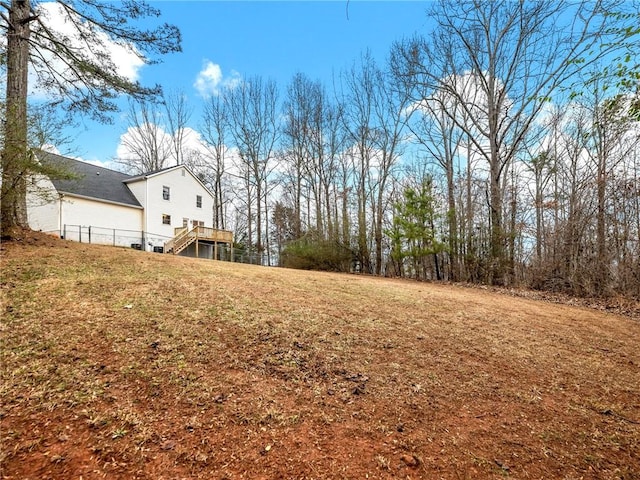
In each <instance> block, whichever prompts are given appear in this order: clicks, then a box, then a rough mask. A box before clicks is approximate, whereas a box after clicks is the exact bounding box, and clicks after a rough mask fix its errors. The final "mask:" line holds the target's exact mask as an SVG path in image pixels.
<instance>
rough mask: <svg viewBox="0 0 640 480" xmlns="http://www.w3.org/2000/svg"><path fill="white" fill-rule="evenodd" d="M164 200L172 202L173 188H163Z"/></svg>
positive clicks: (164, 186)
mask: <svg viewBox="0 0 640 480" xmlns="http://www.w3.org/2000/svg"><path fill="white" fill-rule="evenodd" d="M162 199H163V200H171V188H169V187H167V186H166V185H163V186H162Z"/></svg>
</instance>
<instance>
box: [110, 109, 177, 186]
mask: <svg viewBox="0 0 640 480" xmlns="http://www.w3.org/2000/svg"><path fill="white" fill-rule="evenodd" d="M127 119H128V121H129V128H128V130H127V133H126V134H125V135H123V136H122V138H121V142H122V146H123V147H124V148H125V149H126V150H127V156H126V157H124V158H118V159H116V162H117V163H119V164H120V165H122V166H123V168H124V169H125V170H126V171H128V172H132V173H134V174H142V173H146V172H151V171H154V170H160V169H162V168H165V167H167V166H168V164H169V159H170V158H171V153H172V145H173V144H172V140H171V136H170V135H169V133H167V132H166V131H165V130H164V128H163V127H162V125H163V118H162V113H161V111H160V110H159V108H158V105H157V104H155V103H152V102H149V101H145V100H138V101H136V100H130V101H129V113H128V115H127Z"/></svg>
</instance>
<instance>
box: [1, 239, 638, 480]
mask: <svg viewBox="0 0 640 480" xmlns="http://www.w3.org/2000/svg"><path fill="white" fill-rule="evenodd" d="M2 248H3V251H2V272H3V273H2V290H1V293H2V302H3V311H4V315H3V322H2V384H1V390H0V400H1V402H2V410H1V412H0V415H1V418H2V430H1V435H2V450H1V459H0V461H1V466H2V470H1V471H2V476H3V477H2V478H7V479H9V478H22V479H24V478H33V479H36V478H80V477H82V478H83V479H91V478H104V477H105V476H106V477H108V478H149V479H161V478H167V479H169V478H172V479H173V478H220V479H222V478H318V479H319V478H354V479H355V478H365V477H366V476H367V475H368V478H451V479H463V478H470V479H471V478H503V477H511V478H518V479H520V478H566V479H574V478H575V479H578V478H585V479H588V478H593V479H609V478H610V479H614V478H615V479H630V478H639V477H640V453H639V452H640V373H639V372H640V367H639V366H640V345H639V343H640V342H639V341H638V339H639V338H640V337H639V333H640V323H638V321H637V320H632V319H629V318H624V317H620V316H616V315H613V314H607V313H602V312H597V311H593V310H588V309H584V308H575V307H568V306H561V305H553V304H548V303H544V302H538V301H533V300H527V299H515V298H512V297H509V296H505V295H499V294H496V293H491V292H486V291H482V290H477V289H467V288H459V287H451V286H440V285H433V284H420V283H412V282H407V281H398V280H385V279H378V278H370V277H361V276H353V275H337V274H323V273H308V272H301V271H291V270H282V269H269V268H259V267H253V266H246V265H237V264H229V263H219V262H208V261H198V260H194V259H186V258H179V257H172V256H168V255H158V254H145V253H141V252H137V251H131V250H123V249H113V248H108V247H96V246H87V245H79V244H73V243H65V242H60V241H54V240H50V239H43V238H40V237H37V236H36V237H34V238H33V239H31V241H23V242H17V243H10V244H5V245H3V247H2Z"/></svg>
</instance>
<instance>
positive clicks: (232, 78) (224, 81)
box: [193, 60, 241, 97]
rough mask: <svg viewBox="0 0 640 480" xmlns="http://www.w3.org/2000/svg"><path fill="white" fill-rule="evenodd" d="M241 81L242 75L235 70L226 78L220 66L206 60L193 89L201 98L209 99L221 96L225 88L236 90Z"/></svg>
mask: <svg viewBox="0 0 640 480" xmlns="http://www.w3.org/2000/svg"><path fill="white" fill-rule="evenodd" d="M240 81H241V77H240V74H239V73H238V72H236V71H235V70H231V74H230V75H228V76H226V77H225V76H224V75H223V74H222V68H221V67H220V65H218V64H217V63H213V62H212V61H210V60H205V61H204V63H203V66H202V70H200V72H198V75H197V77H196V81H195V82H194V84H193V87H194V88H195V89H196V90H197V91H198V93H199V94H200V95H201V96H203V97H208V96H211V95H219V94H220V91H221V90H222V89H224V88H234V87H235V86H236V85H238V84H239V83H240Z"/></svg>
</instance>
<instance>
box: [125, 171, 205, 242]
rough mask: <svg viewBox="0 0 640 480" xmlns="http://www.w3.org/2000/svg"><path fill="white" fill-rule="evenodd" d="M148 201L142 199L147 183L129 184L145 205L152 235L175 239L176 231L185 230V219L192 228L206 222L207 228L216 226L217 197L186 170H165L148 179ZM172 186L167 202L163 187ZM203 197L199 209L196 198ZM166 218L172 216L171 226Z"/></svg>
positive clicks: (147, 228) (146, 190) (148, 225)
mask: <svg viewBox="0 0 640 480" xmlns="http://www.w3.org/2000/svg"><path fill="white" fill-rule="evenodd" d="M146 182H147V185H146V188H145V192H146V196H147V197H146V199H145V200H146V201H144V203H143V201H142V199H141V198H140V197H138V191H139V190H141V187H140V186H139V185H137V184H139V183H143V181H137V182H129V183H128V185H129V188H130V189H131V191H132V192H133V193H134V195H136V197H137V198H138V199H139V201H140V203H142V204H143V205H145V209H146V210H145V216H146V219H145V224H146V230H147V231H148V232H149V234H158V235H160V236H166V237H169V238H171V237H173V236H174V229H175V228H178V227H182V225H183V219H185V218H186V219H188V221H189V228H191V226H192V225H193V221H194V220H196V221H200V222H204V226H205V227H210V228H211V227H213V213H212V212H213V197H212V196H211V193H209V191H208V190H207V189H206V188H205V187H204V186H203V185H202V184H201V183H200V182H199V181H198V180H197V179H196V178H195V177H194V176H193V175H192V174H191V173H189V171H188V170H187V169H186V168H184V167H178V168H175V169H172V170H165V171H163V172H159V173H157V174H155V175H150V176H148V177H147V178H146ZM165 186H166V187H169V193H170V197H169V200H163V198H162V188H163V187H165ZM197 195H200V196H201V197H202V206H201V207H200V208H198V207H197V206H196V196H197ZM163 215H170V216H171V225H164V224H163V223H162V218H163Z"/></svg>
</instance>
